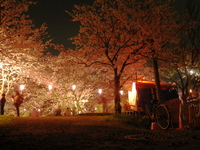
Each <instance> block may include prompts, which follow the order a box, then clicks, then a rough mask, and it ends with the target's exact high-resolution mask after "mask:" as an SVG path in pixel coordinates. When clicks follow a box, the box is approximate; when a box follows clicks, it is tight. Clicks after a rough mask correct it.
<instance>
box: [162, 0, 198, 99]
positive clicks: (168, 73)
mask: <svg viewBox="0 0 200 150" xmlns="http://www.w3.org/2000/svg"><path fill="white" fill-rule="evenodd" d="M199 6H200V3H199V2H198V1H187V3H186V6H185V7H183V8H184V9H183V10H184V12H183V11H181V10H179V11H178V12H180V13H181V15H182V19H184V20H185V21H186V22H187V26H185V27H184V30H182V32H181V34H180V42H179V43H178V45H177V47H175V48H172V50H173V51H175V52H176V53H177V56H178V57H177V58H176V59H173V58H172V61H171V63H168V64H165V65H164V67H165V68H167V69H165V68H162V76H163V78H165V79H168V80H170V81H171V82H172V83H175V84H176V85H177V87H178V88H179V89H180V91H181V92H180V93H181V94H180V96H181V97H182V99H183V100H186V98H187V97H188V96H189V95H190V94H191V93H190V89H193V90H195V87H196V85H197V84H198V83H199V81H200V75H199V73H200V70H199V67H200V66H199V65H200V63H199V62H200V60H199V58H200V57H199V54H200V53H199V46H200V41H199V28H200V26H199V20H200V16H199V9H198V8H199Z"/></svg>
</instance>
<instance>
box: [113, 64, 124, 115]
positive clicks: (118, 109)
mask: <svg viewBox="0 0 200 150" xmlns="http://www.w3.org/2000/svg"><path fill="white" fill-rule="evenodd" d="M114 74H115V84H114V96H115V114H121V109H122V107H121V104H120V101H121V100H120V93H119V90H120V76H118V74H117V68H115V69H114Z"/></svg>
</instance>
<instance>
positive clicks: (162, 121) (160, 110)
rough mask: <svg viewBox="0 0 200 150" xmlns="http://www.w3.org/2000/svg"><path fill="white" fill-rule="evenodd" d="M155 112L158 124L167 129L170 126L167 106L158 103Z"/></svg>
mask: <svg viewBox="0 0 200 150" xmlns="http://www.w3.org/2000/svg"><path fill="white" fill-rule="evenodd" d="M155 113H156V121H157V123H158V126H159V127H160V128H161V129H164V130H165V129H168V128H169V126H170V121H171V117H170V114H169V110H168V109H167V107H166V106H165V105H163V104H160V105H158V106H157V108H156V112H155Z"/></svg>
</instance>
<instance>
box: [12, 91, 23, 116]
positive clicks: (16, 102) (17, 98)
mask: <svg viewBox="0 0 200 150" xmlns="http://www.w3.org/2000/svg"><path fill="white" fill-rule="evenodd" d="M12 98H13V99H14V103H13V105H14V106H15V107H16V110H17V116H19V115H20V112H19V106H20V105H21V102H20V98H21V95H20V93H19V91H15V95H14V96H13V97H12Z"/></svg>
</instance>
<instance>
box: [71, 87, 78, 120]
mask: <svg viewBox="0 0 200 150" xmlns="http://www.w3.org/2000/svg"><path fill="white" fill-rule="evenodd" d="M75 89H76V85H72V94H73V96H74V106H73V108H72V113H73V116H74V115H75V114H76V107H77V105H78V104H77V99H76V94H75Z"/></svg>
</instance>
